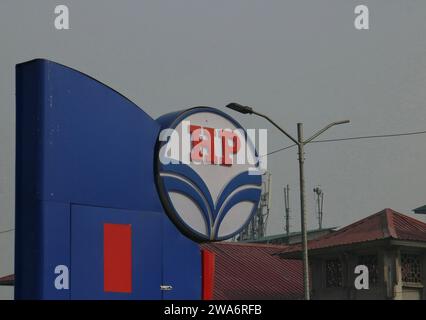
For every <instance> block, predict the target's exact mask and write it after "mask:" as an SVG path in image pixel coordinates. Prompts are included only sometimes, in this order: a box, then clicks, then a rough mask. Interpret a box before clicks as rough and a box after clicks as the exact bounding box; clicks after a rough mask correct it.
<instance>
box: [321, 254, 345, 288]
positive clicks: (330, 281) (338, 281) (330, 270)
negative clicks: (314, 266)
mask: <svg viewBox="0 0 426 320" xmlns="http://www.w3.org/2000/svg"><path fill="white" fill-rule="evenodd" d="M325 282H326V283H325V284H326V287H327V288H340V287H342V286H343V267H342V262H341V261H340V259H330V260H326V262H325Z"/></svg>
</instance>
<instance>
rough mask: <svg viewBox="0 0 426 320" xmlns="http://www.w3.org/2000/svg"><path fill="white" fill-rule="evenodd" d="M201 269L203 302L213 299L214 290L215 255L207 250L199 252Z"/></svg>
mask: <svg viewBox="0 0 426 320" xmlns="http://www.w3.org/2000/svg"><path fill="white" fill-rule="evenodd" d="M201 257H202V268H203V280H202V281H203V282H202V287H203V289H202V290H203V296H202V299H203V300H212V299H213V290H214V272H215V255H214V253H213V252H211V251H208V250H204V249H203V250H201Z"/></svg>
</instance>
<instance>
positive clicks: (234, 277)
mask: <svg viewBox="0 0 426 320" xmlns="http://www.w3.org/2000/svg"><path fill="white" fill-rule="evenodd" d="M201 247H202V248H203V249H206V250H209V251H211V252H214V253H215V265H216V266H215V280H214V293H213V298H214V299H217V300H233V299H234V300H236V299H241V300H244V299H247V300H250V299H302V298H303V278H302V263H301V262H300V261H298V260H286V259H281V258H279V257H278V256H276V255H273V254H274V253H277V252H279V251H281V250H283V248H284V246H278V245H265V244H253V243H232V242H216V243H208V244H202V245H201Z"/></svg>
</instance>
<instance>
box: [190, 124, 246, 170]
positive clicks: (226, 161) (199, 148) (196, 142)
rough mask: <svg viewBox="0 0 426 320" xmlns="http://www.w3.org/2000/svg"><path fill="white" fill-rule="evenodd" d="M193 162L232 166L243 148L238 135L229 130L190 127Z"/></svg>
mask: <svg viewBox="0 0 426 320" xmlns="http://www.w3.org/2000/svg"><path fill="white" fill-rule="evenodd" d="M189 132H190V134H191V161H194V162H198V163H201V162H202V163H207V164H220V165H223V166H231V165H232V164H233V155H235V154H237V153H238V151H239V150H240V148H241V142H240V138H239V137H238V135H236V134H235V133H234V132H233V131H232V130H229V129H214V128H206V127H201V126H196V125H190V127H189Z"/></svg>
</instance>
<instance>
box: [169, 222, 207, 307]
mask: <svg viewBox="0 0 426 320" xmlns="http://www.w3.org/2000/svg"><path fill="white" fill-rule="evenodd" d="M163 237H164V240H163V284H165V285H171V286H172V287H173V290H170V291H163V299H170V300H173V299H177V300H179V299H191V300H198V299H201V252H200V247H199V245H198V244H197V243H195V242H194V241H192V240H190V239H189V238H187V237H185V236H184V235H183V234H182V233H181V232H180V231H179V230H178V229H177V228H176V227H175V226H174V224H173V223H172V222H171V221H170V219H168V218H167V216H165V215H164V216H163Z"/></svg>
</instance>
